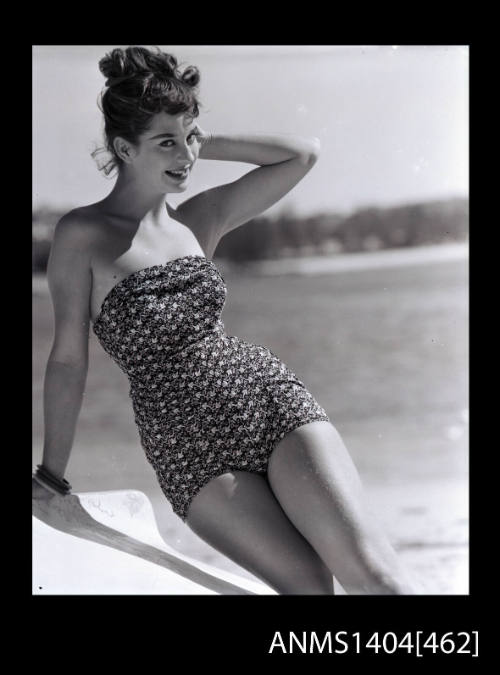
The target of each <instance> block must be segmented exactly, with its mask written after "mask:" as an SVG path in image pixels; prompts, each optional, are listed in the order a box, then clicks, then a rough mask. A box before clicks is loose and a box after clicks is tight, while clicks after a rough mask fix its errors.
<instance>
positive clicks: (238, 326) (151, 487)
mask: <svg viewBox="0 0 500 675" xmlns="http://www.w3.org/2000/svg"><path fill="white" fill-rule="evenodd" d="M215 262H217V260H215ZM223 275H224V278H225V280H226V283H227V286H228V297H227V302H226V306H225V309H224V312H223V316H222V318H223V320H224V322H225V326H226V331H227V333H228V334H230V335H239V336H240V337H242V338H244V339H245V340H248V341H250V342H255V343H257V344H262V345H265V346H267V347H269V348H270V349H272V350H273V351H274V352H275V353H276V354H277V355H278V356H279V357H280V358H281V359H282V360H283V361H285V362H286V363H287V364H288V365H289V366H290V367H291V368H292V370H294V371H295V372H296V373H297V375H298V376H299V377H300V379H302V380H303V381H304V383H305V384H306V386H307V387H308V389H309V390H310V391H311V392H312V393H313V395H314V396H315V397H316V398H317V399H318V401H319V402H320V403H321V405H323V407H324V408H325V409H326V411H327V413H328V414H329V416H330V419H331V420H332V422H333V423H334V424H335V426H336V427H337V428H338V430H339V431H340V433H341V435H342V437H343V438H344V441H345V442H346V445H347V447H348V449H349V450H350V452H351V454H352V456H353V459H354V461H355V464H356V466H357V467H358V470H359V472H360V475H361V478H362V481H363V484H364V485H365V488H366V490H367V493H368V495H369V496H370V498H371V499H372V501H373V504H374V506H375V508H376V509H377V513H378V515H379V517H380V518H381V520H382V521H383V523H384V526H385V527H386V529H387V531H388V533H389V535H390V538H391V541H392V542H393V544H394V545H395V547H396V548H397V550H398V551H399V552H400V554H401V556H402V557H403V558H404V559H405V561H406V562H407V563H408V564H409V566H411V567H413V569H415V570H416V571H417V572H419V573H421V574H423V575H424V576H425V578H426V579H424V582H425V581H426V580H427V585H428V586H429V584H430V591H431V592H435V593H466V592H468V586H467V542H468V502H467V497H468V487H467V475H468V396H467V391H468V329H467V321H468V307H467V283H468V279H467V265H466V262H465V261H463V260H448V261H444V262H442V263H436V262H433V263H432V264H430V263H429V264H415V265H408V266H401V267H392V268H381V269H376V268H375V269H369V270H352V271H345V272H341V273H335V274H321V275H319V276H313V275H308V276H299V275H297V276H262V275H260V274H258V273H257V272H256V271H253V272H252V271H251V270H246V271H243V270H240V271H233V272H232V271H231V270H230V268H227V269H226V268H224V272H223ZM37 288H38V287H37ZM33 331H34V335H33V348H34V355H33V388H34V407H33V411H34V419H33V429H34V458H33V463H34V465H35V464H36V463H38V462H39V461H40V459H41V446H42V442H43V437H42V434H43V408H42V391H43V373H44V369H45V362H46V359H47V356H48V353H49V350H50V347H51V340H52V308H51V302H50V298H49V297H48V296H47V294H46V292H44V291H43V290H38V291H37V292H36V293H35V295H34V304H33ZM68 476H69V479H70V482H71V483H72V485H73V489H74V491H75V492H78V491H94V490H101V489H120V488H136V489H141V490H143V491H144V492H145V493H146V494H148V496H149V497H150V499H151V501H152V502H153V505H154V508H155V513H156V516H157V520H158V525H159V529H160V531H161V533H162V535H163V536H164V537H165V538H166V539H167V540H168V541H169V543H170V544H171V545H172V546H173V547H174V548H177V549H178V550H179V551H182V552H184V553H186V554H188V555H193V556H194V557H198V558H200V559H203V560H205V561H206V562H209V563H211V564H214V565H217V566H219V567H221V568H224V569H227V570H230V571H237V572H238V573H240V574H247V576H251V575H249V574H248V573H246V572H244V571H243V570H242V569H241V568H240V567H238V566H236V565H234V564H233V563H232V562H231V561H229V560H227V559H226V558H224V557H223V556H221V555H220V554H219V553H218V552H216V551H215V550H214V549H212V548H211V547H209V546H208V545H206V544H205V543H204V542H202V541H201V540H199V539H198V537H196V535H194V534H193V533H192V532H191V531H190V530H189V529H188V528H187V526H185V525H184V524H183V523H182V522H181V521H180V519H179V518H178V517H177V516H175V515H174V514H173V512H172V510H171V508H170V506H169V504H168V503H167V502H166V501H165V498H164V496H163V493H162V492H161V490H160V488H159V487H158V485H157V483H156V479H155V476H154V473H153V471H152V469H151V468H150V466H149V464H148V463H147V461H146V460H145V458H144V455H143V452H142V450H141V448H140V445H139V440H138V433H137V430H136V427H135V424H134V421H133V415H132V409H131V404H130V401H129V398H128V381H127V379H126V377H125V375H124V374H123V373H122V372H121V371H120V370H119V369H118V367H117V366H116V365H115V364H114V363H113V362H111V361H110V359H109V357H108V356H107V355H106V354H105V353H104V352H103V350H102V348H101V347H100V345H99V344H98V342H97V340H96V338H95V336H93V335H91V338H90V367H89V375H88V378H87V387H86V393H85V397H84V403H83V406H82V410H81V413H80V418H79V423H78V427H77V433H76V437H75V443H74V447H73V452H72V456H71V460H70V464H69V467H68Z"/></svg>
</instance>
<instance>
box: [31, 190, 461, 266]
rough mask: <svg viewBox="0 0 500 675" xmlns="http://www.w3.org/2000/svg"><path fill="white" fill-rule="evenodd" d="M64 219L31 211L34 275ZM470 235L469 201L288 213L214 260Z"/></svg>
mask: <svg viewBox="0 0 500 675" xmlns="http://www.w3.org/2000/svg"><path fill="white" fill-rule="evenodd" d="M67 210H68V209H66V211H67ZM62 215H63V214H62V212H60V211H57V210H55V209H51V208H48V207H44V208H39V209H37V210H36V211H34V212H33V229H32V233H33V248H32V251H33V256H32V265H33V271H34V272H44V271H45V270H46V267H47V260H48V256H49V253H50V246H51V242H52V237H53V234H54V229H55V226H56V223H57V221H58V220H59V218H60V217H61V216H62ZM468 231H469V202H468V199H466V198H455V199H446V200H436V201H428V202H419V203H413V204H405V205H402V206H393V207H375V206H374V207H366V208H362V209H358V210H356V211H354V212H353V213H351V214H350V215H344V214H340V213H335V212H322V213H317V214H314V215H311V216H299V215H297V214H294V213H293V211H289V210H288V211H284V212H282V213H281V214H279V215H278V216H275V217H273V218H271V217H269V216H266V215H263V216H260V217H258V218H254V219H253V220H251V221H249V222H248V223H245V225H244V226H242V227H238V228H236V229H235V230H233V231H231V232H228V233H227V234H226V235H225V236H224V237H223V238H222V239H221V241H220V242H219V245H218V246H217V251H216V257H217V258H221V259H227V260H230V261H234V262H249V261H252V260H260V259H264V258H265V259H269V258H283V257H292V256H302V255H333V254H341V253H355V252H360V251H374V250H381V249H389V248H401V247H406V246H422V245H429V244H441V243H448V242H456V241H466V240H467V238H468Z"/></svg>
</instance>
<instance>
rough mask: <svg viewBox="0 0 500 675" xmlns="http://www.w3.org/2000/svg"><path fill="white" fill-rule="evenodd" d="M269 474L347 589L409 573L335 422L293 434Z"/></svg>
mask: <svg viewBox="0 0 500 675" xmlns="http://www.w3.org/2000/svg"><path fill="white" fill-rule="evenodd" d="M267 475H268V480H269V484H270V486H271V488H272V490H273V492H274V494H275V496H276V498H277V499H278V501H279V503H280V505H281V506H282V508H283V510H284V511H285V513H286V515H287V516H288V518H289V519H290V520H291V521H292V523H293V524H294V525H295V527H296V528H297V529H298V530H299V532H301V534H302V535H303V536H304V537H305V538H306V539H307V540H308V541H309V543H310V544H311V545H312V546H313V548H314V549H315V550H316V551H317V552H318V554H319V555H320V556H321V558H322V559H323V560H324V561H325V563H326V564H327V565H328V567H329V569H330V571H331V572H332V574H334V575H335V577H336V578H337V579H338V580H339V582H340V584H341V585H342V586H343V588H344V589H345V590H346V591H347V592H349V593H372V592H378V591H379V590H380V589H382V592H386V588H385V584H386V583H387V584H388V585H390V584H392V583H393V582H394V581H395V580H399V579H401V578H402V577H403V576H404V571H403V570H402V569H401V566H400V564H399V562H398V560H397V558H396V555H395V552H394V550H393V548H392V546H391V545H390V543H389V541H388V539H387V537H386V536H385V534H384V533H383V531H382V529H381V527H380V525H379V523H378V520H377V518H376V515H375V513H374V511H373V509H372V506H371V504H370V503H369V502H368V500H367V496H366V494H365V492H364V489H363V486H362V483H361V480H360V477H359V474H358V472H357V469H356V467H355V465H354V463H353V461H352V459H351V457H350V455H349V453H348V451H347V449H346V447H345V445H344V443H343V441H342V439H341V437H340V435H339V434H338V432H337V430H336V429H335V427H334V426H333V425H332V424H331V423H330V422H326V421H315V422H310V423H308V424H306V425H303V426H301V427H298V428H297V429H295V430H294V431H292V432H290V433H288V434H287V435H286V436H285V437H284V438H283V439H281V441H279V443H278V444H277V445H276V447H275V448H274V450H273V453H272V455H271V457H270V459H269V464H268V474H267ZM389 592H390V591H389Z"/></svg>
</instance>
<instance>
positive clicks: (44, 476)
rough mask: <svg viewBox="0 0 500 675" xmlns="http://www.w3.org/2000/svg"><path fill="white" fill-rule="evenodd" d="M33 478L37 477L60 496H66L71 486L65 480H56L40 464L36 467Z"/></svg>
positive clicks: (55, 477)
mask: <svg viewBox="0 0 500 675" xmlns="http://www.w3.org/2000/svg"><path fill="white" fill-rule="evenodd" d="M35 476H38V477H39V478H40V479H41V480H42V481H45V482H46V483H48V485H50V486H51V487H52V488H54V490H56V492H59V493H60V494H62V495H67V494H69V492H71V485H70V484H69V483H68V481H67V480H66V479H65V478H58V477H57V476H54V474H53V473H52V472H50V471H49V470H48V469H47V468H46V467H44V466H43V465H42V464H38V465H37V470H36V472H35Z"/></svg>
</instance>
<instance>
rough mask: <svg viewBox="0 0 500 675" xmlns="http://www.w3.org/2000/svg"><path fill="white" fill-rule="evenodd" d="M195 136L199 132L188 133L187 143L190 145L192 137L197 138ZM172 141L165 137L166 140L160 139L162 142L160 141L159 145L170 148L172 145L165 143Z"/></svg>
mask: <svg viewBox="0 0 500 675" xmlns="http://www.w3.org/2000/svg"><path fill="white" fill-rule="evenodd" d="M197 136H199V134H198V133H197V132H195V133H192V134H189V136H188V141H189V144H190V145H191V144H192V143H193V141H194V139H195V138H197ZM173 142H174V141H172V140H171V139H167V140H166V141H162V142H161V143H160V146H161V147H162V148H170V147H172V146H170V145H166V143H173Z"/></svg>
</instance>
